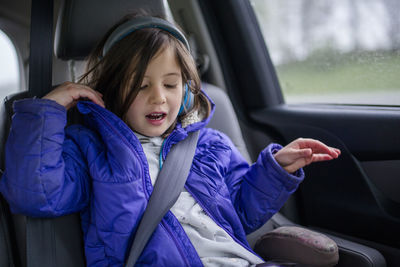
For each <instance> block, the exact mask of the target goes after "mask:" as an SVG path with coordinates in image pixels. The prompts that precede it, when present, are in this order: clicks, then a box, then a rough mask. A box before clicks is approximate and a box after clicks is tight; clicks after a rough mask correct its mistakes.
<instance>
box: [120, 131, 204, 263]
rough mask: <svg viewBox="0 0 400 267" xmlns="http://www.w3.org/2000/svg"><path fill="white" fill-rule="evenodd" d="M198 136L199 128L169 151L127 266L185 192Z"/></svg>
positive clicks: (132, 261) (135, 259)
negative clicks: (183, 191) (184, 188)
mask: <svg viewBox="0 0 400 267" xmlns="http://www.w3.org/2000/svg"><path fill="white" fill-rule="evenodd" d="M198 138H199V131H195V132H191V133H189V136H188V137H187V138H185V139H184V140H183V141H181V142H179V143H177V144H175V145H174V146H173V147H172V148H171V150H170V152H169V153H168V156H167V158H166V159H165V162H164V165H163V167H162V169H161V171H160V173H159V174H158V177H157V181H156V183H155V185H154V189H153V193H152V194H151V196H150V199H149V203H148V204H147V208H146V210H145V212H144V214H143V217H142V220H141V221H140V223H139V226H138V229H137V231H136V235H135V238H134V240H133V243H132V246H131V249H130V252H129V257H128V260H127V261H126V265H125V266H126V267H133V266H134V265H135V263H136V261H137V259H138V258H139V256H140V255H141V254H142V251H143V249H144V247H145V246H146V244H147V241H148V240H149V238H150V236H151V235H152V234H153V232H154V230H155V229H156V227H157V226H158V224H159V223H160V222H161V219H162V218H163V217H164V215H165V214H166V213H167V212H168V211H169V210H170V209H171V207H172V206H173V205H174V204H175V202H176V200H177V199H178V197H179V195H180V193H181V192H182V190H183V186H184V185H185V182H186V179H187V177H188V175H189V171H190V167H191V166H192V162H193V157H194V153H195V150H196V146H197V140H198Z"/></svg>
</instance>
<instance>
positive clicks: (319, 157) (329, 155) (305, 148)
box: [274, 138, 340, 173]
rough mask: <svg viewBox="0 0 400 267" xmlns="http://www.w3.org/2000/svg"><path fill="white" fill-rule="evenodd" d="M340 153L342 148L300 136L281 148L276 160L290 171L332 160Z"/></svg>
mask: <svg viewBox="0 0 400 267" xmlns="http://www.w3.org/2000/svg"><path fill="white" fill-rule="evenodd" d="M339 155H340V150H339V149H337V148H333V147H328V146H327V145H325V144H324V143H322V142H320V141H318V140H315V139H308V138H299V139H296V140H294V141H293V142H291V143H290V144H288V145H287V146H285V147H284V148H282V149H281V150H279V151H278V152H277V153H276V154H275V155H274V157H275V160H276V161H277V162H278V163H279V164H280V165H281V166H282V168H284V169H285V170H286V171H287V172H289V173H294V172H295V171H297V170H298V169H300V168H302V167H304V166H306V165H308V164H311V163H312V162H317V161H326V160H332V159H335V158H337V157H339Z"/></svg>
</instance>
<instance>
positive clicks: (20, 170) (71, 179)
mask: <svg viewBox="0 0 400 267" xmlns="http://www.w3.org/2000/svg"><path fill="white" fill-rule="evenodd" d="M14 112H15V114H14V116H13V119H12V125H11V129H10V134H9V137H8V139H7V143H6V147H5V172H4V174H3V176H2V179H1V181H0V191H1V193H2V194H3V196H4V197H5V198H6V200H7V201H8V203H9V205H10V208H11V211H12V212H13V213H21V214H25V215H28V216H33V217H53V216H60V215H65V214H68V213H72V212H76V211H79V210H81V209H82V208H84V207H85V206H86V205H87V203H88V198H89V193H90V192H89V191H90V189H89V181H88V168H87V164H86V163H85V159H84V157H83V155H82V153H81V149H82V148H81V147H79V146H78V144H77V143H76V140H73V139H72V138H69V137H68V134H66V132H65V131H64V127H65V125H66V110H65V108H64V107H63V106H61V105H59V104H57V103H56V102H55V101H52V100H46V99H24V100H20V101H16V102H15V103H14ZM75 131H76V130H75ZM78 139H79V138H78Z"/></svg>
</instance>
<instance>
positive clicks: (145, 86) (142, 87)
mask: <svg viewBox="0 0 400 267" xmlns="http://www.w3.org/2000/svg"><path fill="white" fill-rule="evenodd" d="M146 88H147V84H142V85H141V86H140V88H139V89H140V90H143V89H146Z"/></svg>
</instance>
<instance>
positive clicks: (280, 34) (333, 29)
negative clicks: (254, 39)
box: [251, 0, 400, 105]
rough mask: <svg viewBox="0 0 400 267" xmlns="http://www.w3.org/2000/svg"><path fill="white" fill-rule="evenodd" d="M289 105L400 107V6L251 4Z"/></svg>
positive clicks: (390, 0)
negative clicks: (322, 104) (324, 104)
mask: <svg viewBox="0 0 400 267" xmlns="http://www.w3.org/2000/svg"><path fill="white" fill-rule="evenodd" d="M251 4H252V6H253V8H254V10H255V13H256V16H257V19H258V21H259V23H260V28H261V30H262V33H263V36H264V39H265V42H266V44H267V46H268V51H269V54H270V56H271V59H272V62H273V64H274V65H275V68H276V72H277V75H278V79H279V82H280V85H281V88H282V92H283V95H284V98H285V102H286V103H312V102H314V103H334V104H371V105H400V78H399V77H400V19H399V14H400V5H399V2H398V1H397V0H371V1H363V0H353V1H348V0H337V1H330V0H318V1H316V0H315V1H314V0H302V1H296V0H281V1H269V0H251Z"/></svg>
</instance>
